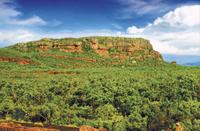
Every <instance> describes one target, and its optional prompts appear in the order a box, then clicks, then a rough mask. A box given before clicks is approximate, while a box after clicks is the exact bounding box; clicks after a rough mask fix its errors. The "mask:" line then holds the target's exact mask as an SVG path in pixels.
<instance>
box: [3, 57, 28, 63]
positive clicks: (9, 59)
mask: <svg viewBox="0 0 200 131" xmlns="http://www.w3.org/2000/svg"><path fill="white" fill-rule="evenodd" d="M0 62H15V63H17V64H19V65H28V64H30V61H29V60H27V59H17V58H10V57H0Z"/></svg>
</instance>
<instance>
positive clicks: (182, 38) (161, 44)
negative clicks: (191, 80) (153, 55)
mask: <svg viewBox="0 0 200 131" xmlns="http://www.w3.org/2000/svg"><path fill="white" fill-rule="evenodd" d="M198 12H200V5H188V6H182V7H179V8H176V9H175V10H173V11H170V12H168V13H166V14H165V15H164V16H163V17H159V18H157V19H155V20H154V21H153V22H152V23H150V24H148V25H147V26H145V27H143V28H137V27H135V26H132V27H129V28H128V29H127V33H128V34H131V35H133V36H135V37H146V38H148V39H150V40H151V41H152V44H153V46H154V48H155V49H156V50H158V51H160V52H161V53H164V54H176V55H199V56H200V32H199V30H200V14H199V13H198Z"/></svg>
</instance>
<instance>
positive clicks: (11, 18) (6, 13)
mask: <svg viewBox="0 0 200 131" xmlns="http://www.w3.org/2000/svg"><path fill="white" fill-rule="evenodd" d="M13 4H14V3H13V1H12V0H1V1H0V10H1V11H0V23H4V24H11V25H23V26H36V25H45V24H46V22H45V21H44V20H43V19H42V18H40V17H39V16H36V15H35V16H32V17H30V18H27V19H20V18H19V16H22V15H23V13H22V12H20V11H18V10H17V9H16V7H15V6H14V5H13Z"/></svg>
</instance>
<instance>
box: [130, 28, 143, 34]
mask: <svg viewBox="0 0 200 131" xmlns="http://www.w3.org/2000/svg"><path fill="white" fill-rule="evenodd" d="M143 31H144V29H143V28H137V27H136V26H131V27H128V29H127V33H128V34H138V33H142V32H143Z"/></svg>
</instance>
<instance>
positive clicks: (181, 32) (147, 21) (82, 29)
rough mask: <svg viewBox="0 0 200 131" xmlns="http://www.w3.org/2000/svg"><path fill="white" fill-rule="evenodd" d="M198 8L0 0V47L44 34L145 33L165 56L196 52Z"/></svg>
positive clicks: (186, 2)
mask: <svg viewBox="0 0 200 131" xmlns="http://www.w3.org/2000/svg"><path fill="white" fill-rule="evenodd" d="M199 12H200V1H199V0H167V1H166V0H0V47H4V46H7V45H11V44H14V43H16V42H24V41H29V40H37V39H40V38H43V37H53V38H60V37H80V36H90V35H104V36H105V35H108V36H125V37H144V38H147V39H149V40H150V41H151V43H152V44H153V47H154V48H155V49H156V50H158V51H160V52H161V53H162V54H164V55H165V56H166V55H172V56H173V55H174V56H191V57H193V56H195V58H196V56H200V34H199V30H200V13H199ZM169 58H171V57H166V59H169ZM175 58H176V57H175ZM175 58H174V57H173V59H175ZM188 58H189V57H188ZM197 58H199V57H197ZM196 60H197V61H198V59H196Z"/></svg>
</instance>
